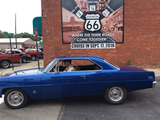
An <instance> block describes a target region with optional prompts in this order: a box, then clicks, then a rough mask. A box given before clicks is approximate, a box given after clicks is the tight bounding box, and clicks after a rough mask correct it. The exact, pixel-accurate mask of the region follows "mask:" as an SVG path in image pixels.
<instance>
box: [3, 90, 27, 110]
mask: <svg viewBox="0 0 160 120" xmlns="http://www.w3.org/2000/svg"><path fill="white" fill-rule="evenodd" d="M27 101H28V97H27V95H26V94H25V93H24V91H23V90H21V89H9V90H8V91H7V92H6V93H5V96H4V102H5V104H6V105H7V106H8V107H9V108H11V109H18V108H22V107H24V106H25V105H26V104H27Z"/></svg>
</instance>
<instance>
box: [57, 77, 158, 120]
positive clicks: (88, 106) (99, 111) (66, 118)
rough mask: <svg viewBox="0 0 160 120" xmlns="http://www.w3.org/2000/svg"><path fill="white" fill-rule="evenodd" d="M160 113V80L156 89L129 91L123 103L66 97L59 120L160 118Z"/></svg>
mask: <svg viewBox="0 0 160 120" xmlns="http://www.w3.org/2000/svg"><path fill="white" fill-rule="evenodd" d="M157 79H159V78H157ZM159 115H160V81H159V80H158V82H157V86H156V87H155V88H154V89H146V90H140V91H135V92H130V93H128V97H127V100H126V102H125V103H124V104H121V105H109V104H107V103H106V102H105V100H104V98H103V97H85V98H70V99H65V100H64V103H63V106H62V110H61V112H60V115H59V118H58V120H159V119H160V116H159Z"/></svg>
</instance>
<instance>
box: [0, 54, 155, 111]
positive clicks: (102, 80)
mask: <svg viewBox="0 0 160 120" xmlns="http://www.w3.org/2000/svg"><path fill="white" fill-rule="evenodd" d="M155 85H156V81H155V75H154V72H151V71H145V70H143V69H139V68H135V67H128V66H120V67H116V66H114V65H112V64H110V63H109V62H107V61H106V60H104V59H103V58H101V57H96V56H69V57H57V58H55V59H54V60H53V61H51V62H50V63H49V64H48V66H46V67H45V68H43V69H26V70H19V71H15V72H13V73H8V74H6V75H4V76H3V77H1V78H0V97H2V95H3V94H4V102H5V104H6V105H7V106H8V107H9V108H12V109H17V108H22V107H24V106H25V105H26V104H27V102H28V100H29V99H32V100H37V99H52V98H64V97H76V96H104V98H105V100H106V101H107V102H108V103H110V104H115V105H116V104H121V103H123V102H124V101H125V99H126V98H127V93H128V92H130V91H135V90H141V89H147V88H153V87H155Z"/></svg>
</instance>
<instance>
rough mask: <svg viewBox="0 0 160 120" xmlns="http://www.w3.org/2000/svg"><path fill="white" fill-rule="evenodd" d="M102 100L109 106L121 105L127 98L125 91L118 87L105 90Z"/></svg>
mask: <svg viewBox="0 0 160 120" xmlns="http://www.w3.org/2000/svg"><path fill="white" fill-rule="evenodd" d="M104 98H105V99H106V101H107V102H108V103H109V104H114V105H117V104H122V103H123V102H124V101H125V100H126V98H127V91H126V89H125V88H123V87H120V86H112V87H108V88H107V89H106V90H105V93H104Z"/></svg>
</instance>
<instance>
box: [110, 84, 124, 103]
mask: <svg viewBox="0 0 160 120" xmlns="http://www.w3.org/2000/svg"><path fill="white" fill-rule="evenodd" d="M109 97H110V99H111V100H112V101H115V102H117V101H120V100H121V99H122V98H123V90H122V89H121V88H120V87H113V88H111V89H110V90H109Z"/></svg>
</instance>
